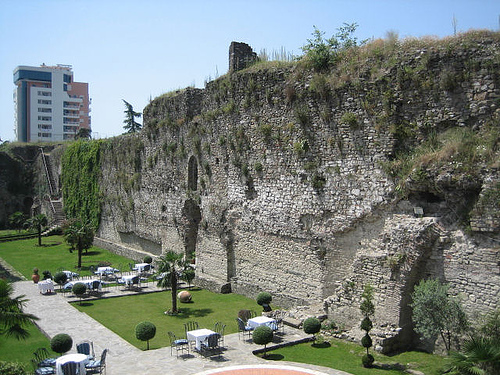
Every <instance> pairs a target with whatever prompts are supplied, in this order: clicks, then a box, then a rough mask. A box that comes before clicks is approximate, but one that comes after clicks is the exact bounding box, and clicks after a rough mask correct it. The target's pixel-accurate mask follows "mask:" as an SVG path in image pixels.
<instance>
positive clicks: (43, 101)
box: [38, 99, 52, 104]
mask: <svg viewBox="0 0 500 375" xmlns="http://www.w3.org/2000/svg"><path fill="white" fill-rule="evenodd" d="M38 104H52V100H44V99H38Z"/></svg>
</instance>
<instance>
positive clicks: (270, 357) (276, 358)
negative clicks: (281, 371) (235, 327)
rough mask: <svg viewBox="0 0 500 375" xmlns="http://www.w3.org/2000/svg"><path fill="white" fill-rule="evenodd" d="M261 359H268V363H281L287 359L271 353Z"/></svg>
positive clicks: (281, 355)
mask: <svg viewBox="0 0 500 375" xmlns="http://www.w3.org/2000/svg"><path fill="white" fill-rule="evenodd" d="M260 358H262V359H266V360H268V361H281V360H283V359H285V356H284V355H283V354H277V353H270V354H263V355H261V356H260Z"/></svg>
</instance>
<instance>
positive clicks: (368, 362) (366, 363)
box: [361, 354, 375, 368]
mask: <svg viewBox="0 0 500 375" xmlns="http://www.w3.org/2000/svg"><path fill="white" fill-rule="evenodd" d="M374 361H375V358H373V356H372V355H371V354H365V355H364V356H363V358H361V362H362V363H363V367H366V368H370V367H372V366H373V362H374Z"/></svg>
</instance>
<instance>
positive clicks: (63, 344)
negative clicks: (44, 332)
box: [50, 333, 73, 354]
mask: <svg viewBox="0 0 500 375" xmlns="http://www.w3.org/2000/svg"><path fill="white" fill-rule="evenodd" d="M72 346H73V339H72V338H71V337H70V335H68V334H66V333H59V334H57V335H55V336H54V337H52V340H50V348H51V349H52V350H53V351H54V352H56V353H59V354H63V353H66V352H68V351H70V349H71V347H72Z"/></svg>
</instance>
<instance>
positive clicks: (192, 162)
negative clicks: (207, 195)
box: [187, 156, 198, 191]
mask: <svg viewBox="0 0 500 375" xmlns="http://www.w3.org/2000/svg"><path fill="white" fill-rule="evenodd" d="M187 186H188V190H192V191H196V190H198V160H196V157H195V156H191V157H190V158H189V162H188V183H187Z"/></svg>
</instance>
